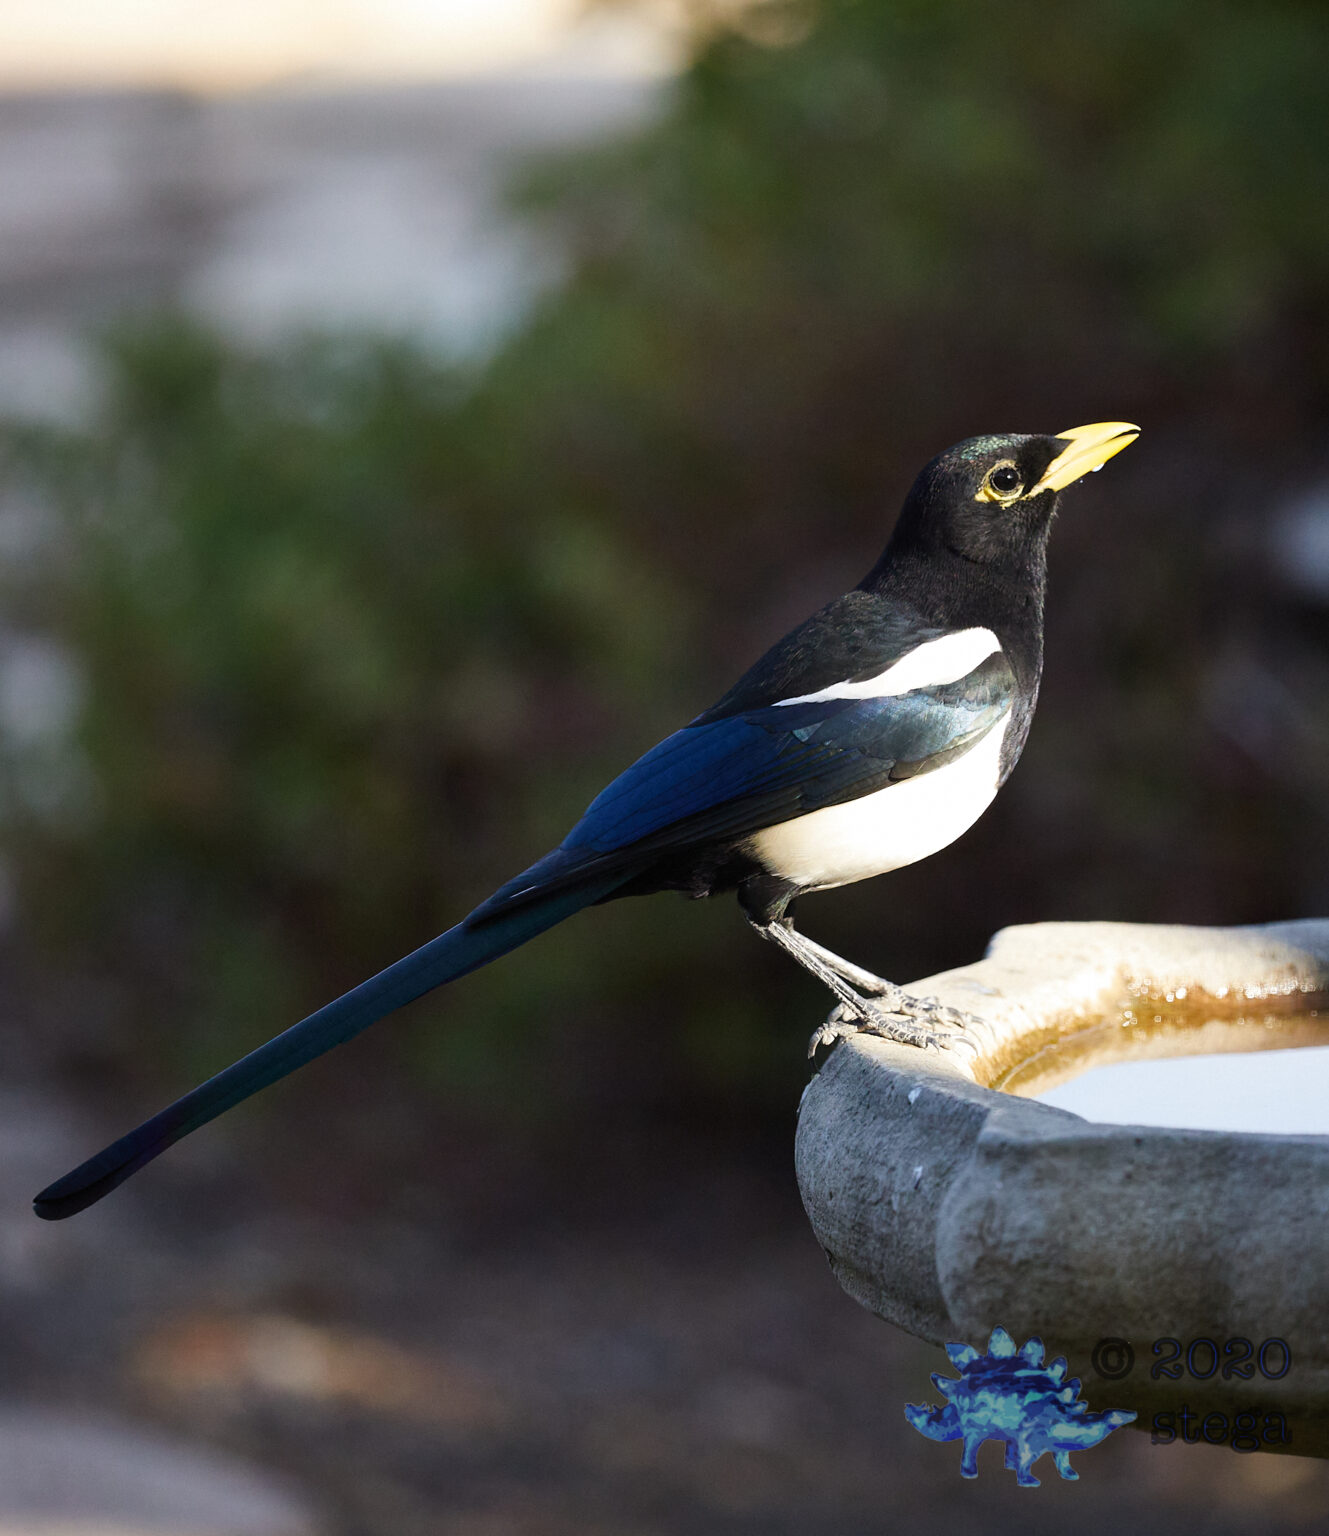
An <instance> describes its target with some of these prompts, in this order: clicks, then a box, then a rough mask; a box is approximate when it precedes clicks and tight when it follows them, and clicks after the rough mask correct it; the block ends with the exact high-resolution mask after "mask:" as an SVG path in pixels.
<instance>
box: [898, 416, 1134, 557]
mask: <svg viewBox="0 0 1329 1536" xmlns="http://www.w3.org/2000/svg"><path fill="white" fill-rule="evenodd" d="M1139 431H1140V429H1139V427H1134V426H1131V424H1130V423H1129V422H1125V421H1100V422H1095V423H1094V424H1093V425H1092V426H1088V427H1072V428H1071V429H1070V430H1069V431H1067V432H1058V433H1056V434H1055V435H1053V436H1043V435H1040V434H1037V433H1023V432H1009V433H1000V434H996V435H994V436H991V437H971V438H968V439H966V441H964V442H963V443H956V445H955V446H954V447H953V448H948V449H947V450H946V451H945V453H940V454H938V455H937V457H936V458H935V459H933V461H932V462H931V463H930V464H929V465H928V466H927V468H926V469H924V471H923V472H922V474H921V475H919V477H918V479H917V480H916V481H915V482H914V486H913V489H912V490H911V491H910V492H909V496H908V499H907V500H906V502H905V504H904V510H903V511H902V512H901V514H900V521H899V524H898V525H897V527H896V531H895V537H894V539H893V541H892V542H893V544H894V545H895V546H896V548H897V549H900V548H916V549H920V550H922V551H929V552H940V551H942V550H949V551H950V552H951V553H953V554H955V555H959V556H960V557H961V558H963V559H965V560H967V561H971V562H973V563H974V564H977V565H983V566H991V567H995V568H997V569H1003V568H1004V569H1012V570H1022V569H1025V568H1026V567H1027V566H1028V564H1029V562H1030V560H1031V559H1032V560H1034V561H1035V562H1037V561H1041V558H1042V554H1043V550H1044V548H1045V547H1046V544H1047V536H1048V530H1049V528H1050V526H1051V522H1052V515H1053V513H1054V512H1055V511H1056V509H1057V501H1058V498H1059V496H1060V493H1061V492H1062V491H1064V490H1065V489H1066V487H1067V486H1069V485H1073V484H1074V483H1075V481H1077V480H1079V479H1080V478H1081V477H1082V476H1084V475H1087V474H1089V473H1090V472H1091V471H1093V470H1096V469H1100V468H1101V467H1102V466H1103V465H1104V464H1106V463H1107V461H1108V460H1109V459H1110V458H1111V457H1112V456H1113V454H1115V453H1120V452H1121V450H1122V449H1123V448H1125V447H1128V446H1129V445H1130V444H1131V443H1133V442H1134V441H1135V439H1136V437H1137V436H1138V435H1139Z"/></svg>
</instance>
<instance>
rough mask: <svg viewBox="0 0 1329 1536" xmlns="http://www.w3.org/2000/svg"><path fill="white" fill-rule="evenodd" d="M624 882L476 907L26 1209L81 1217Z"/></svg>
mask: <svg viewBox="0 0 1329 1536" xmlns="http://www.w3.org/2000/svg"><path fill="white" fill-rule="evenodd" d="M623 879H624V876H623V873H622V872H621V871H620V872H619V873H618V874H616V875H612V876H602V877H601V878H600V879H598V880H594V881H587V882H586V883H585V884H576V885H574V886H572V887H571V888H570V889H569V888H567V887H564V888H563V889H561V890H556V891H552V892H550V893H549V894H548V895H545V896H540V895H535V896H534V897H533V898H531V899H528V900H527V901H526V902H524V903H523V904H522V905H520V906H518V907H516V908H515V909H513V910H511V911H506V912H500V913H499V914H498V915H496V916H493V917H490V916H487V915H486V916H484V917H483V919H482V920H480V921H476V918H477V915H478V914H479V913H481V912H483V908H479V909H477V911H476V912H473V913H472V914H471V916H470V917H468V918H466V919H465V920H464V921H462V922H460V923H458V924H457V926H456V927H455V928H449V929H448V931H447V932H446V933H442V934H440V935H439V936H438V938H436V939H431V940H430V941H429V943H428V944H422V945H421V946H420V948H419V949H416V950H413V951H412V952H411V953H410V954H409V955H406V956H404V957H403V958H402V959H400V960H398V961H397V962H396V963H395V964H393V965H390V966H388V968H387V969H386V970H384V971H380V972H379V973H378V975H377V976H371V977H370V978H369V980H368V981H364V982H361V984H360V985H359V986H358V987H355V988H353V989H352V990H351V991H350V992H346V993H343V994H342V996H341V997H339V998H337V999H336V1000H335V1001H334V1002H331V1003H328V1004H327V1005H326V1006H325V1007H323V1008H320V1009H319V1010H318V1012H317V1013H311V1014H310V1015H309V1017H308V1018H307V1019H302V1020H301V1021H300V1022H299V1023H298V1024H293V1025H292V1026H291V1028H290V1029H288V1030H286V1031H284V1032H283V1033H282V1034H280V1035H277V1036H276V1037H275V1038H273V1039H272V1040H269V1041H268V1043H267V1044H266V1045H261V1046H259V1048H258V1049H257V1050H256V1051H251V1052H250V1053H249V1055H248V1056H244V1057H242V1058H241V1059H240V1060H239V1061H237V1062H236V1063H235V1064H234V1065H233V1066H229V1067H227V1068H226V1070H225V1071H224V1072H219V1073H218V1074H217V1076H216V1077H210V1078H209V1079H208V1081H207V1082H206V1083H203V1084H202V1085H201V1086H200V1087H198V1088H195V1089H194V1091H193V1092H192V1093H187V1094H185V1096H184V1098H182V1099H177V1100H176V1101H175V1103H174V1104H171V1105H169V1106H168V1107H167V1108H166V1109H163V1110H162V1111H161V1113H160V1114H156V1115H154V1116H153V1117H152V1119H151V1120H145V1121H144V1122H143V1124H142V1125H140V1126H139V1127H138V1129H137V1130H133V1131H130V1133H129V1134H128V1135H127V1136H122V1137H121V1138H120V1140H119V1141H117V1142H114V1143H112V1145H111V1146H109V1147H107V1148H106V1149H105V1150H104V1151H101V1152H98V1153H97V1155H96V1156H95V1157H90V1158H89V1159H88V1160H87V1162H86V1163H82V1164H81V1165H80V1166H79V1167H77V1168H75V1169H74V1171H73V1172H72V1173H67V1174H66V1175H65V1176H64V1178H63V1179H57V1180H56V1181H55V1183H54V1184H51V1185H48V1186H47V1188H45V1189H44V1190H42V1192H41V1194H39V1195H38V1196H37V1198H36V1200H34V1201H33V1209H34V1210H35V1211H36V1213H37V1215H38V1216H41V1217H43V1218H44V1219H45V1220H47V1221H59V1220H60V1219H61V1218H62V1217H65V1216H74V1215H77V1213H78V1212H79V1211H82V1210H86V1209H87V1207H88V1206H90V1205H93V1204H95V1203H96V1202H97V1201H98V1200H100V1199H101V1198H102V1196H103V1195H109V1194H110V1192H111V1191H112V1190H113V1189H115V1188H116V1186H117V1185H119V1184H123V1183H124V1181H125V1180H126V1179H127V1178H128V1177H129V1176H130V1174H132V1173H136V1172H137V1171H138V1170H139V1169H140V1168H142V1167H143V1165H144V1164H145V1163H150V1162H151V1161H152V1159H153V1158H154V1157H157V1156H158V1155H159V1154H160V1153H162V1152H165V1151H166V1149H167V1147H169V1146H172V1145H174V1143H175V1142H177V1141H179V1140H180V1138H181V1137H182V1136H187V1135H188V1134H189V1133H190V1131H196V1130H197V1129H198V1128H199V1126H200V1125H206V1124H207V1123H208V1121H209V1120H213V1119H215V1118H216V1117H217V1116H218V1115H220V1114H222V1113H223V1112H224V1111H226V1110H228V1109H231V1108H232V1107H233V1106H234V1105H236V1104H239V1103H240V1102H241V1101H242V1100H244V1099H247V1098H248V1097H249V1096H250V1095H251V1094H254V1093H257V1092H258V1091H259V1089H260V1088H266V1087H268V1085H269V1084H270V1083H275V1082H277V1081H278V1080H279V1079H280V1078H283V1077H285V1076H286V1075H287V1073H288V1072H294V1071H295V1069H296V1068H297V1067H302V1066H304V1064H305V1063H306V1062H307V1061H313V1059H314V1058H315V1057H316V1056H321V1055H322V1054H323V1052H324V1051H330V1050H331V1049H332V1047H333V1046H334V1045H341V1044H342V1042H343V1041H345V1040H349V1039H351V1038H352V1036H354V1035H358V1034H359V1033H360V1031H361V1030H362V1029H368V1028H369V1026H370V1025H371V1024H373V1023H374V1022H375V1021H376V1020H378V1019H381V1018H382V1017H383V1015H384V1014H385V1013H391V1012H392V1011H393V1009H394V1008H400V1007H402V1006H403V1005H404V1004H406V1003H409V1002H412V1001H414V999H415V998H417V997H421V996H423V994H424V993H426V992H429V991H431V990H432V989H433V988H434V987H439V986H442V985H443V983H444V982H448V981H455V980H456V979H457V978H458V977H459V976H465V975H466V974H467V972H468V971H474V970H478V969H479V968H480V966H482V965H486V964H488V962H489V961H490V960H496V959H497V958H498V957H499V956H500V955H505V954H507V953H508V951H509V950H513V949H516V948H518V946H519V945H522V944H524V943H525V942H526V941H527V939H533V938H534V937H535V936H536V934H538V933H543V932H544V930H545V929H546V928H552V927H553V926H554V924H555V923H561V922H562V921H563V919H564V918H565V917H571V916H572V914H573V913H574V912H577V911H579V910H580V909H581V908H582V907H586V906H590V905H591V903H592V902H595V901H599V900H601V899H602V898H603V897H605V896H606V895H608V894H609V893H610V892H611V891H613V890H614V889H615V888H616V887H617V886H619V885H621V884H622V883H623ZM513 884H514V885H516V884H517V882H515V881H514V882H513ZM487 905H488V903H486V906H487Z"/></svg>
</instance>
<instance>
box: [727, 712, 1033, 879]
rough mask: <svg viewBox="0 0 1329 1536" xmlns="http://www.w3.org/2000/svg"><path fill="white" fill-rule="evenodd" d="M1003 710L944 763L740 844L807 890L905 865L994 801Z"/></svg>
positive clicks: (942, 841)
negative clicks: (997, 719) (982, 733)
mask: <svg viewBox="0 0 1329 1536" xmlns="http://www.w3.org/2000/svg"><path fill="white" fill-rule="evenodd" d="M1009 725H1010V716H1009V715H1007V716H1006V718H1005V719H1004V720H1002V721H1001V722H1000V724H998V725H995V726H994V727H993V728H992V729H991V730H990V731H989V732H988V733H987V735H986V736H984V738H983V739H982V741H980V742H978V743H977V744H976V745H975V746H973V747H971V748H970V750H969V751H968V752H966V753H965V754H964V756H963V757H957V758H956V759H955V761H954V762H951V763H947V764H946V766H945V767H944V768H937V769H934V770H933V772H931V773H924V774H921V775H920V776H919V777H918V778H916V779H904V780H902V781H901V782H900V783H898V784H888V785H887V786H886V787H885V788H884V789H878V790H875V791H874V792H873V793H872V794H870V795H863V796H862V797H861V798H860V799H858V800H850V801H848V802H846V803H845V804H844V805H830V806H827V807H826V808H825V809H824V810H820V811H810V812H809V813H808V814H807V815H806V816H796V817H795V818H794V819H793V820H792V821H782V822H780V823H779V824H778V825H776V826H774V827H767V828H766V830H765V831H764V832H758V833H757V834H756V836H755V837H751V838H749V839H748V840H747V842H746V844H745V845H744V846H745V850H746V851H747V852H748V853H749V854H750V855H751V856H752V857H753V858H755V859H756V860H757V861H758V862H759V863H760V864H762V865H763V866H764V867H765V868H766V869H768V870H769V871H770V872H771V873H772V874H774V875H779V876H780V877H781V878H783V879H786V880H793V881H796V882H797V883H798V884H799V885H801V886H803V887H804V888H806V889H809V890H816V889H825V888H826V887H828V886H833V885H848V884H850V883H851V882H852V881H854V880H867V879H869V878H870V877H871V876H873V875H882V874H885V873H886V871H887V870H889V869H903V867H904V866H905V865H906V864H916V863H917V862H918V860H919V859H926V858H927V857H928V855H929V854H933V853H936V852H937V851H938V849H940V848H945V847H946V846H947V844H949V843H953V842H954V841H955V839H956V838H957V837H959V836H960V834H961V833H962V832H967V831H968V830H969V828H970V827H972V826H973V824H974V823H975V822H976V821H977V820H978V818H979V817H980V816H981V815H982V814H983V812H984V811H985V810H987V808H988V806H989V805H991V803H992V798H993V796H994V795H995V794H996V793H997V780H998V776H999V774H1000V771H1001V744H1002V741H1003V740H1004V738H1005V735H1006V731H1007V728H1008V727H1009Z"/></svg>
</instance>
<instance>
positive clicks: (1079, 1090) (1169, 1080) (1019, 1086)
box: [993, 995, 1329, 1135]
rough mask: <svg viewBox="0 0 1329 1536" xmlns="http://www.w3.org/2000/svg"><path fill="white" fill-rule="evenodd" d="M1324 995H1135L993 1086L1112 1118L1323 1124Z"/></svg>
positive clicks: (1326, 1126)
mask: <svg viewBox="0 0 1329 1536" xmlns="http://www.w3.org/2000/svg"><path fill="white" fill-rule="evenodd" d="M1327 1001H1329V1000H1326V999H1325V998H1323V997H1319V996H1316V997H1313V998H1310V997H1302V996H1293V997H1286V998H1285V997H1270V998H1264V999H1259V1000H1252V1001H1251V1003H1250V1005H1249V1006H1250V1011H1249V1012H1242V1013H1238V1014H1236V1015H1235V1016H1233V1015H1232V1012H1231V1010H1232V1007H1233V1004H1232V1001H1231V1000H1229V999H1222V1000H1217V999H1197V998H1194V997H1191V998H1187V997H1185V996H1184V995H1183V996H1182V997H1179V998H1178V997H1173V998H1165V999H1136V1000H1133V1001H1132V1002H1131V1003H1130V1004H1129V1005H1128V1006H1126V1007H1124V1008H1123V1009H1122V1011H1121V1013H1120V1015H1118V1016H1117V1017H1116V1018H1113V1019H1107V1020H1102V1021H1099V1022H1098V1023H1095V1024H1091V1025H1089V1026H1088V1027H1084V1028H1079V1029H1076V1030H1073V1031H1070V1032H1068V1033H1066V1034H1064V1035H1062V1036H1061V1037H1060V1038H1059V1039H1057V1040H1055V1041H1054V1042H1052V1043H1051V1044H1048V1045H1046V1046H1044V1047H1043V1049H1041V1050H1039V1051H1038V1052H1036V1053H1035V1054H1034V1055H1032V1056H1030V1057H1029V1058H1027V1059H1026V1060H1024V1061H1022V1062H1020V1063H1018V1064H1017V1065H1016V1066H1015V1067H1013V1068H1012V1069H1011V1070H1010V1071H1009V1072H1008V1073H1007V1074H1006V1076H1005V1077H1004V1079H1003V1080H1002V1081H1001V1082H1000V1083H997V1084H994V1085H993V1086H996V1087H1001V1088H1003V1089H1005V1090H1006V1091H1007V1092H1009V1093H1016V1094H1020V1095H1021V1096H1023V1097H1028V1098H1037V1099H1040V1100H1042V1102H1043V1103H1045V1104H1054V1105H1056V1106H1057V1107H1058V1108H1060V1109H1069V1110H1071V1111H1073V1112H1074V1113H1075V1114H1077V1115H1083V1116H1084V1118H1085V1119H1086V1120H1095V1121H1099V1122H1102V1123H1106V1124H1110V1125H1156V1126H1174V1127H1186V1128H1190V1129H1194V1130H1214V1131H1260V1132H1265V1133H1274V1134H1283V1135H1329V1007H1326V1006H1323V1005H1324V1004H1325V1003H1326V1002H1327ZM1312 1003H1313V1004H1319V1005H1322V1006H1319V1007H1309V1006H1307V1005H1308V1004H1312ZM1224 1015H1227V1016H1224Z"/></svg>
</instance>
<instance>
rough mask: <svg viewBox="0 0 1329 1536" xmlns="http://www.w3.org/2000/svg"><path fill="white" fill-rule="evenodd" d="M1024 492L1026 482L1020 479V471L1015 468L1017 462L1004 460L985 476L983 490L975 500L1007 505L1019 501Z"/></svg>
mask: <svg viewBox="0 0 1329 1536" xmlns="http://www.w3.org/2000/svg"><path fill="white" fill-rule="evenodd" d="M1023 490H1024V481H1023V480H1022V479H1021V478H1020V471H1019V470H1018V469H1017V468H1016V467H1015V461H1014V460H1013V459H1003V460H1002V461H1001V463H1000V464H994V465H993V466H992V468H991V469H990V470H988V472H987V474H986V475H984V476H983V488H982V490H980V491H979V493H978V495H977V496H976V497H975V498H974V500H975V501H995V502H997V503H998V504H1005V503H1006V502H1008V501H1015V500H1017V499H1018V497H1019V496H1020V494H1021V493H1022V492H1023Z"/></svg>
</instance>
